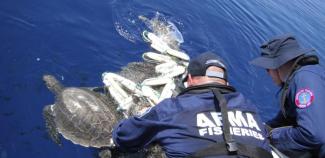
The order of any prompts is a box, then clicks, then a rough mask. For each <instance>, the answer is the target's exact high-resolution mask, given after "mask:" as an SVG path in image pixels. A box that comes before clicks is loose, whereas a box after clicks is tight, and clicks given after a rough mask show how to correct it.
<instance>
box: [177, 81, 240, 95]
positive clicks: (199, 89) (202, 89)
mask: <svg viewBox="0 0 325 158" xmlns="http://www.w3.org/2000/svg"><path fill="white" fill-rule="evenodd" d="M212 88H216V89H218V90H220V91H221V93H223V94H225V93H231V92H236V89H235V88H234V87H232V86H227V85H222V84H218V83H209V84H204V85H197V86H191V87H187V88H185V89H184V90H183V91H182V92H181V93H179V95H183V94H185V93H190V94H199V93H206V92H210V91H211V89H212Z"/></svg>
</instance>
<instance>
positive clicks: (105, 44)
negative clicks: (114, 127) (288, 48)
mask: <svg viewBox="0 0 325 158" xmlns="http://www.w3.org/2000/svg"><path fill="white" fill-rule="evenodd" d="M324 8H325V1H322V0H290V1H283V0H273V1H270V0H246V1H242V0H202V1H201V0H200V1H199V0H177V1H176V0H164V1H145V0H97V1H91V0H69V1H68V0H55V1H42V0H28V1H27V0H20V1H18V0H2V1H1V2H0V72H1V75H0V158H26V157H33V158H38V157H39V158H58V157H69V158H70V157H78V158H88V157H96V156H95V155H96V153H95V151H94V150H93V149H88V148H83V147H81V146H78V145H74V144H72V143H71V142H70V141H66V140H64V141H63V146H62V147H59V146H57V145H56V144H54V143H53V142H52V141H50V140H49V138H48V136H47V133H46V130H45V127H44V121H43V119H42V109H43V107H44V106H45V105H48V104H51V103H53V101H54V98H53V95H52V94H51V93H50V92H49V91H48V90H47V88H46V87H45V86H44V84H43V82H42V75H44V74H52V75H54V76H56V77H57V78H59V79H60V80H61V81H62V83H64V84H65V85H67V86H100V85H103V84H102V81H101V73H102V72H104V71H113V72H115V71H119V70H120V69H121V67H122V66H125V65H126V64H127V63H129V62H133V61H142V59H141V54H142V53H143V52H146V51H148V50H150V48H149V46H148V45H147V43H145V42H144V41H143V40H142V38H141V32H142V31H143V30H144V29H148V28H147V27H146V25H145V24H144V23H143V22H141V20H139V19H138V16H139V15H144V16H146V17H149V18H152V17H154V16H155V15H156V14H157V12H159V14H160V15H161V16H162V17H164V18H165V19H167V20H168V21H171V22H172V23H174V24H175V25H176V26H177V28H178V29H179V30H180V32H181V33H182V35H183V39H184V43H182V45H181V48H182V49H183V50H185V51H186V52H187V53H188V54H189V55H190V56H191V57H193V56H195V55H197V54H199V53H201V52H204V51H214V52H216V53H217V54H219V55H220V56H222V57H223V58H224V59H225V60H226V62H227V63H228V67H229V70H228V71H229V78H230V83H231V84H232V85H233V86H235V87H236V88H237V90H239V91H241V92H242V93H243V94H244V95H245V96H246V97H248V98H249V99H251V101H252V102H253V103H255V104H256V105H257V107H258V109H259V111H260V113H261V114H262V118H263V120H268V119H270V118H272V117H273V116H274V115H275V113H276V112H277V110H278V106H277V104H278V102H277V99H276V92H277V90H278V88H277V87H275V86H274V85H273V83H272V81H271V79H270V78H269V77H268V76H267V74H266V72H265V71H264V70H262V69H259V68H256V67H253V66H252V65H249V63H248V62H249V61H250V60H251V59H253V58H254V57H256V56H258V55H259V54H260V53H259V46H260V44H261V43H262V42H264V41H265V40H267V39H268V38H270V37H272V36H274V35H278V34H283V33H291V34H294V35H295V36H296V37H297V39H298V40H299V42H300V43H301V45H302V46H303V47H312V48H314V49H315V50H316V53H317V54H318V55H319V56H320V60H321V63H323V62H324V58H325V54H324V52H325V48H324V46H323V42H324V41H325V10H324Z"/></svg>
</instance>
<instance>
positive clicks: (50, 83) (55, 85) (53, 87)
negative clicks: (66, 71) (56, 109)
mask: <svg viewBox="0 0 325 158" xmlns="http://www.w3.org/2000/svg"><path fill="white" fill-rule="evenodd" d="M43 80H44V82H45V85H46V87H47V88H48V89H49V90H50V91H51V92H53V93H54V94H59V93H60V92H62V90H63V88H64V87H63V85H62V84H61V83H60V82H59V81H58V80H57V79H56V78H55V77H54V76H52V75H44V76H43Z"/></svg>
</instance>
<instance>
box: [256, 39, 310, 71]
mask: <svg viewBox="0 0 325 158" xmlns="http://www.w3.org/2000/svg"><path fill="white" fill-rule="evenodd" d="M260 48H261V56H260V57H258V58H255V59H254V60H252V61H251V62H250V63H251V64H253V65H256V66H260V67H263V68H265V69H277V68H279V67H280V66H281V65H283V64H285V63H287V62H288V61H290V60H292V59H294V58H296V57H298V56H300V55H303V54H306V53H308V52H311V51H313V50H314V49H310V48H309V49H304V48H300V46H299V44H298V42H297V40H296V38H295V37H293V36H292V35H290V34H285V35H281V36H276V37H274V38H272V39H270V40H269V41H267V42H265V43H263V44H262V45H261V47H260Z"/></svg>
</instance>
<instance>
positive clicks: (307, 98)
mask: <svg viewBox="0 0 325 158" xmlns="http://www.w3.org/2000/svg"><path fill="white" fill-rule="evenodd" d="M313 101H314V93H313V92H312V91H311V90H309V89H302V90H300V91H299V92H298V93H297V94H296V97H295V102H296V106H297V107H298V108H307V107H309V106H310V105H311V103H312V102H313Z"/></svg>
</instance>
